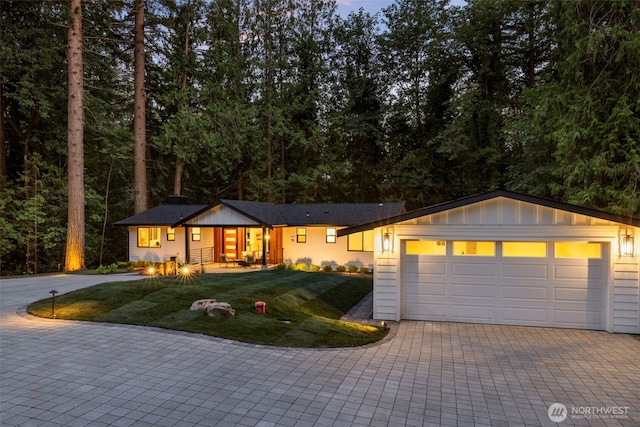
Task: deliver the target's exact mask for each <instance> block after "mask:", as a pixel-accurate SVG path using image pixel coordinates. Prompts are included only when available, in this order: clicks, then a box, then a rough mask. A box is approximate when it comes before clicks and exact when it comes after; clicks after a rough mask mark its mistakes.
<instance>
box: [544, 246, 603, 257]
mask: <svg viewBox="0 0 640 427" xmlns="http://www.w3.org/2000/svg"><path fill="white" fill-rule="evenodd" d="M555 253H556V258H601V257H602V255H601V247H600V243H580V242H556V243H555Z"/></svg>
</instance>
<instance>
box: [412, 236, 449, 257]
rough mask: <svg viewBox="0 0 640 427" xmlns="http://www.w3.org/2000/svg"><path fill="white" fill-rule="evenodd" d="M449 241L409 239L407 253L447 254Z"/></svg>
mask: <svg viewBox="0 0 640 427" xmlns="http://www.w3.org/2000/svg"><path fill="white" fill-rule="evenodd" d="M446 254H447V243H446V242H445V241H444V240H409V241H407V255H446Z"/></svg>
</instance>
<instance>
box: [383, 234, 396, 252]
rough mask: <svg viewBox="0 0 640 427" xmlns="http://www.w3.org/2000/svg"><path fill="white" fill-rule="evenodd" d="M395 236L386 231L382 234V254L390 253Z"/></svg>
mask: <svg viewBox="0 0 640 427" xmlns="http://www.w3.org/2000/svg"><path fill="white" fill-rule="evenodd" d="M392 238H393V236H392V235H391V233H390V232H389V231H385V232H384V233H383V234H382V252H388V251H390V250H391V239H392Z"/></svg>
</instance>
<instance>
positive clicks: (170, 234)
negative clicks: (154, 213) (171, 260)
mask: <svg viewBox="0 0 640 427" xmlns="http://www.w3.org/2000/svg"><path fill="white" fill-rule="evenodd" d="M167 240H168V241H169V242H174V241H175V240H176V229H175V228H171V227H167Z"/></svg>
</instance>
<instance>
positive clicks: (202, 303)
mask: <svg viewBox="0 0 640 427" xmlns="http://www.w3.org/2000/svg"><path fill="white" fill-rule="evenodd" d="M216 302H218V301H217V300H215V299H199V300H198V301H194V302H193V304H191V308H190V309H189V310H191V311H205V310H206V309H207V306H208V305H209V304H213V303H216Z"/></svg>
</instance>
